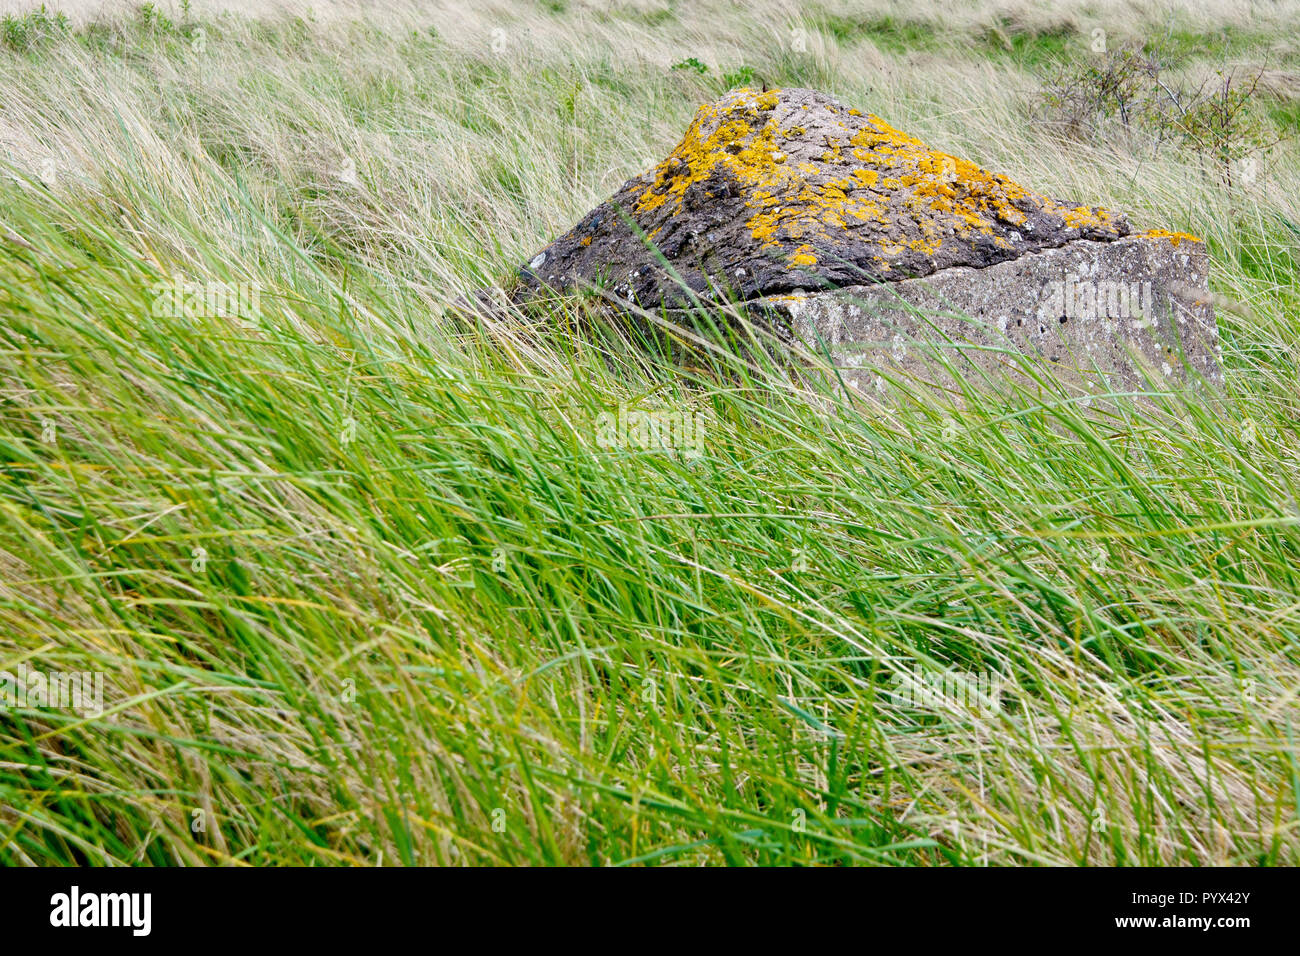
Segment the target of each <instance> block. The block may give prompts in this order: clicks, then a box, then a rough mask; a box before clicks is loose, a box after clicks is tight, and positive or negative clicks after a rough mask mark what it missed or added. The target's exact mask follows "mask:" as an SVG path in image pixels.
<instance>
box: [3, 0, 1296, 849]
mask: <svg viewBox="0 0 1300 956" xmlns="http://www.w3.org/2000/svg"><path fill="white" fill-rule="evenodd" d="M241 9H242V8H241ZM1086 9H1087V10H1088V11H1090V12H1081V11H1082V10H1083V8H1079V9H1074V8H1070V7H1066V6H1062V7H1061V12H1058V13H1051V12H1044V11H1043V10H1041V9H1038V8H1036V7H1030V6H1028V5H1025V6H1023V7H1019V6H1010V5H1006V4H1000V3H994V2H991V0H990V2H987V3H984V4H983V5H973V6H971V7H969V8H967V9H965V11H964V12H960V13H951V12H946V11H945V9H943V8H940V7H937V6H936V7H935V8H934V9H932V10H928V11H927V10H925V9H920V10H916V9H914V8H913V6H912V5H910V4H902V3H898V4H888V3H881V2H870V3H865V4H862V3H860V4H854V5H852V6H850V5H848V4H845V5H841V6H836V5H834V4H825V5H823V4H820V3H815V2H814V3H800V4H793V3H791V4H783V3H777V2H771V3H755V4H731V3H725V2H710V3H700V4H695V3H692V4H686V3H681V4H676V3H662V2H644V3H623V2H617V0H615V2H608V3H599V4H597V3H589V4H588V3H578V2H567V3H566V2H563V0H556V2H552V3H544V4H536V5H534V4H522V3H511V4H504V3H503V4H486V5H481V6H480V5H474V10H473V12H466V11H460V10H456V9H455V8H454V7H452V6H450V5H445V6H438V5H435V6H430V7H429V8H427V9H426V8H424V7H423V6H421V5H412V6H410V7H397V8H396V9H389V8H381V7H373V8H372V7H369V6H365V5H356V6H348V7H345V8H341V9H329V8H326V9H322V10H320V11H318V12H317V13H316V14H311V13H309V12H308V10H307V8H306V7H305V6H303V7H301V8H298V7H295V8H292V9H288V10H287V12H285V13H283V14H280V15H262V16H261V18H250V17H251V16H252V14H251V12H249V11H246V12H245V13H243V14H223V13H221V12H219V11H218V10H217V9H215V8H214V6H213V5H210V4H202V3H199V4H195V6H194V8H193V9H190V8H188V7H182V6H181V5H179V4H169V3H161V4H158V5H157V7H142V8H128V7H116V8H113V9H111V10H110V11H109V12H106V13H101V12H96V11H95V10H93V9H92V10H86V9H82V10H73V11H72V16H71V17H70V18H69V19H68V20H67V21H63V20H60V19H59V18H58V17H57V16H55V15H54V14H53V13H51V14H40V13H32V12H31V10H30V6H26V7H24V8H23V9H22V10H18V9H17V8H15V12H13V13H12V14H10V15H9V17H8V18H7V19H5V20H3V21H2V22H0V163H3V168H0V671H7V672H9V673H11V674H17V673H18V672H19V671H20V669H22V668H26V669H27V670H28V672H31V671H38V672H40V673H42V674H46V675H53V674H68V673H87V674H100V675H102V678H103V699H102V705H103V706H102V713H99V712H97V710H98V709H97V708H93V709H92V708H88V707H86V706H82V707H81V708H80V710H78V709H76V708H73V707H68V706H64V707H56V706H41V702H40V701H36V702H35V704H34V703H33V700H32V699H31V698H30V696H29V697H28V699H27V700H25V701H17V702H12V703H11V706H8V707H7V708H4V709H2V710H0V862H2V863H4V864H8V865H26V864H47V865H48V864H78V863H93V864H156V865H167V864H212V865H232V864H234V865H243V864H259V865H277V864H355V865H393V864H452V865H457V864H486V863H496V864H636V863H650V864H673V865H698V864H708V863H717V864H724V863H725V864H742V865H743V864H797V863H807V864H832V865H836V864H852V863H861V864H909V865H921V866H934V865H948V864H958V865H985V864H1147V865H1151V864H1175V865H1179V864H1250V865H1258V864H1264V865H1268V864H1290V865H1295V864H1297V863H1300V817H1298V816H1297V803H1296V800H1297V792H1298V791H1300V757H1298V755H1297V738H1298V736H1300V726H1297V724H1298V723H1300V721H1297V714H1298V712H1300V707H1298V706H1297V695H1298V694H1300V643H1298V635H1300V506H1298V505H1297V485H1298V484H1300V392H1298V388H1297V386H1298V385H1300V379H1298V377H1297V376H1298V370H1300V322H1298V321H1297V320H1298V319H1300V288H1298V287H1297V263H1298V262H1300V209H1298V208H1297V206H1298V205H1300V199H1297V197H1300V144H1298V143H1297V141H1296V140H1295V139H1292V138H1286V137H1290V136H1293V135H1294V134H1295V133H1296V121H1297V117H1300V45H1297V40H1296V37H1295V36H1294V32H1293V30H1292V29H1291V26H1289V25H1294V23H1295V22H1297V19H1300V6H1298V5H1297V4H1295V3H1293V2H1286V3H1277V4H1263V3H1261V4H1254V5H1252V4H1228V3H1221V4H1196V5H1193V6H1191V7H1189V8H1188V9H1186V10H1180V9H1179V7H1178V6H1176V5H1172V4H1168V5H1166V4H1152V5H1151V7H1150V12H1149V14H1139V13H1135V12H1134V11H1133V10H1132V9H1130V8H1129V7H1128V6H1127V5H1123V4H1119V3H1114V4H1111V3H1098V4H1093V5H1090V6H1089V7H1087V8H1086ZM1099 30H1100V31H1102V33H1101V38H1102V45H1103V46H1105V47H1106V48H1107V49H1115V48H1118V47H1119V46H1120V45H1122V44H1124V43H1136V44H1159V45H1160V47H1161V49H1162V50H1164V51H1166V54H1167V55H1168V56H1169V58H1170V64H1171V65H1170V69H1171V71H1173V72H1172V73H1171V75H1177V76H1183V77H1188V78H1191V80H1193V81H1194V80H1195V78H1196V77H1198V76H1201V77H1211V78H1212V77H1214V76H1215V75H1216V74H1215V71H1216V70H1231V69H1233V68H1238V69H1241V70H1245V71H1250V70H1254V71H1255V73H1256V74H1258V73H1259V71H1260V70H1261V69H1263V70H1264V71H1265V78H1266V81H1267V82H1265V83H1263V84H1261V87H1260V89H1258V90H1257V91H1256V92H1255V94H1254V95H1252V97H1251V99H1250V105H1249V110H1250V115H1251V116H1252V117H1253V121H1254V122H1255V123H1257V124H1258V128H1259V129H1260V130H1263V131H1264V132H1265V133H1266V134H1270V135H1269V137H1268V138H1270V139H1272V138H1277V137H1282V139H1281V141H1280V142H1278V143H1276V144H1275V145H1270V146H1269V147H1268V148H1267V149H1263V150H1261V151H1260V152H1258V153H1257V154H1252V155H1251V156H1250V157H1249V158H1250V160H1251V161H1252V165H1251V166H1250V167H1249V170H1250V175H1248V176H1243V175H1236V176H1233V177H1229V178H1225V177H1224V176H1222V175H1219V173H1220V172H1221V170H1217V169H1216V168H1215V167H1214V166H1213V163H1210V164H1209V165H1207V163H1206V161H1205V157H1204V156H1203V155H1202V154H1200V153H1197V152H1195V151H1194V150H1191V149H1189V148H1187V147H1185V146H1183V145H1180V144H1179V143H1177V142H1159V141H1158V140H1157V139H1153V138H1152V136H1151V135H1150V134H1148V133H1147V132H1145V131H1144V130H1142V129H1138V128H1136V127H1125V126H1122V125H1116V124H1114V123H1112V124H1109V125H1104V126H1103V127H1101V128H1100V129H1099V130H1097V131H1094V132H1093V133H1092V134H1090V135H1086V136H1075V137H1066V136H1064V135H1063V134H1062V132H1061V130H1060V129H1059V128H1058V127H1057V126H1056V125H1054V124H1052V123H1051V122H1047V121H1045V120H1044V119H1043V117H1042V116H1041V115H1040V110H1039V105H1038V104H1039V100H1038V98H1037V91H1038V90H1040V89H1041V88H1042V87H1043V86H1044V84H1047V83H1049V82H1050V79H1051V77H1052V76H1053V74H1054V72H1055V71H1057V70H1059V69H1060V68H1061V65H1062V64H1066V65H1069V64H1075V65H1083V64H1087V63H1090V62H1095V58H1096V57H1097V56H1098V55H1099V54H1098V52H1097V50H1096V49H1095V46H1096V43H1097V37H1098V34H1097V32H1096V31H1099ZM762 83H766V84H767V85H769V86H772V87H779V86H803V87H813V88H817V89H820V90H824V91H827V92H831V93H834V94H836V95H837V96H839V97H840V98H841V99H842V100H844V101H845V102H846V103H849V104H850V105H853V106H858V107H860V108H862V109H864V110H870V111H871V112H874V113H877V114H879V115H880V116H882V117H883V118H885V119H886V120H887V121H888V122H890V123H891V124H893V125H895V126H897V127H899V128H901V129H904V130H907V131H908V132H911V133H913V134H915V135H917V136H919V137H920V138H922V139H924V140H925V141H926V142H928V143H930V144H932V145H934V146H936V147H937V148H940V149H943V150H945V151H947V152H950V153H954V154H957V155H962V156H966V157H968V158H970V159H972V160H974V161H976V162H978V163H981V164H982V165H985V166H987V167H989V168H991V169H994V170H998V171H1000V172H1005V173H1007V174H1008V175H1010V176H1011V177H1012V178H1013V179H1016V180H1017V181H1019V182H1022V183H1025V184H1027V185H1030V186H1031V187H1033V188H1035V189H1038V190H1040V191H1042V192H1045V193H1048V194H1049V195H1054V196H1060V197H1063V198H1068V199H1074V200H1078V201H1081V202H1086V203H1088V204H1097V205H1105V206H1109V207H1112V208H1118V209H1122V210H1125V211H1127V212H1128V213H1129V215H1130V217H1131V219H1132V220H1133V222H1134V224H1135V226H1137V227H1139V228H1151V227H1162V228H1168V229H1175V230H1182V231H1187V232H1191V233H1194V234H1196V235H1199V236H1202V237H1204V238H1205V240H1206V242H1207V244H1208V247H1209V250H1210V255H1211V260H1212V266H1213V273H1212V276H1211V287H1212V289H1213V290H1214V291H1215V292H1216V294H1217V295H1218V296H1219V297H1220V298H1219V301H1220V302H1221V303H1222V304H1221V306H1220V308H1219V310H1218V318H1219V324H1220V331H1221V335H1222V339H1223V349H1224V365H1225V371H1226V375H1227V385H1226V391H1225V396H1224V400H1223V402H1222V404H1221V406H1214V407H1209V406H1203V405H1202V404H1201V403H1200V402H1198V401H1197V400H1196V399H1195V398H1194V397H1191V396H1188V395H1183V394H1179V393H1177V392H1176V391H1173V392H1167V393H1160V394H1158V395H1154V396H1152V397H1150V398H1148V399H1142V400H1137V399H1130V398H1125V397H1120V398H1118V399H1116V401H1115V402H1114V404H1113V405H1112V406H1108V407H1107V409H1106V410H1100V409H1091V410H1090V409H1084V408H1082V407H1080V406H1079V405H1078V404H1077V403H1075V402H1072V401H1068V400H1065V399H1064V398H1062V397H1060V396H1056V395H1054V394H1053V393H1052V392H1051V390H1050V389H1048V390H1047V393H1046V397H1044V395H1041V394H1038V393H1035V394H1034V395H1030V394H1028V393H1027V392H1023V391H1017V390H1016V389H1014V388H1004V389H999V390H994V391H992V392H990V393H989V394H987V395H985V396H983V397H981V398H980V399H979V400H974V401H972V400H966V401H950V400H948V399H946V398H942V397H940V396H938V395H935V394H933V393H930V392H928V391H917V393H916V394H915V396H914V397H913V398H911V399H908V400H906V401H902V402H900V403H898V404H896V405H890V406H887V407H886V406H880V405H875V404H872V403H869V402H867V401H864V400H861V399H858V398H846V397H844V396H842V395H841V396H836V395H834V394H831V393H830V392H828V391H818V389H817V388H816V387H815V386H813V385H810V384H808V381H807V380H806V379H804V378H802V377H796V376H794V375H792V374H790V372H789V370H788V369H783V368H781V367H775V366H772V365H771V364H770V363H766V362H762V361H759V360H757V359H756V358H755V355H754V354H753V353H746V354H745V355H744V357H740V355H739V354H738V353H735V352H733V351H732V350H730V349H729V348H728V347H727V346H726V343H725V342H724V341H721V340H720V339H719V337H718V336H716V335H714V334H713V333H712V332H710V331H708V330H707V329H690V330H683V331H682V332H681V336H683V337H685V338H689V339H691V340H692V341H694V342H696V344H697V348H696V350H695V356H694V357H693V358H692V359H691V360H690V361H689V362H686V361H683V360H681V359H680V357H679V358H678V359H677V360H674V359H673V358H670V357H666V356H665V355H664V354H663V352H662V350H656V349H655V348H652V347H647V346H646V344H644V343H638V342H634V341H630V340H628V338H627V337H622V336H620V335H618V334H617V332H616V331H614V330H611V329H608V328H605V327H603V326H602V325H600V324H599V322H597V321H595V320H594V319H593V320H590V321H589V320H588V318H589V317H588V316H587V314H586V310H587V306H586V304H585V303H583V302H580V301H574V302H571V303H568V304H566V305H565V306H563V307H561V308H559V309H557V310H555V311H553V312H552V313H550V314H549V315H547V316H544V317H543V318H541V319H538V318H537V317H530V318H527V319H525V317H520V322H519V323H498V324H492V325H486V324H485V325H481V326H478V327H475V328H467V327H465V326H464V325H463V324H457V323H455V322H453V321H452V320H451V319H450V318H448V317H446V316H444V314H443V307H444V305H445V304H446V303H447V302H449V301H450V300H451V299H453V298H454V297H455V296H457V295H459V294H461V293H463V292H465V291H466V290H469V289H472V288H474V287H477V286H480V285H484V284H487V283H491V282H498V281H501V280H502V279H503V278H505V277H507V276H509V275H510V274H511V272H512V270H513V269H514V268H515V267H516V266H517V265H518V263H520V262H522V261H525V260H526V259H527V258H528V257H529V256H530V255H532V253H533V252H534V251H535V250H536V249H537V248H539V247H540V246H541V245H543V244H544V243H545V242H547V241H548V240H549V239H551V238H552V237H554V236H555V235H557V234H559V233H560V232H562V231H563V230H565V229H567V228H568V227H569V226H571V225H572V224H573V222H575V221H576V220H577V219H578V218H579V217H580V216H581V215H582V214H583V213H585V212H586V211H587V210H588V209H590V208H591V207H592V206H594V205H595V204H596V203H598V202H599V201H601V200H602V199H604V198H605V197H607V196H608V195H609V194H611V193H612V192H614V191H615V190H616V189H617V188H618V187H619V185H620V184H621V183H622V182H623V181H624V180H625V179H626V178H628V177H629V176H632V175H634V174H636V173H638V172H640V171H641V170H643V169H645V168H646V167H647V166H649V165H650V164H651V163H653V162H655V161H657V160H659V159H660V158H662V157H663V156H664V155H665V154H666V153H667V152H668V151H669V150H670V149H671V148H672V146H673V145H674V144H675V142H676V141H677V139H678V137H679V136H680V134H681V132H682V130H683V129H684V128H685V127H686V125H687V123H688V122H689V120H690V118H691V116H692V115H693V113H694V110H695V109H696V107H697V106H698V105H699V104H700V103H703V102H706V101H708V100H711V99H713V98H715V97H716V96H717V95H719V94H720V93H722V92H723V91H725V90H726V89H728V88H729V87H731V86H734V85H758V84H762ZM1271 134H1276V136H1275V137H1274V136H1272V135H1271ZM1234 162H1235V160H1234ZM1233 168H1240V167H1233ZM178 283H179V285H178ZM177 289H179V290H180V291H181V293H182V294H181V295H180V297H179V298H180V299H183V300H184V301H183V302H181V301H177V298H178V297H177V296H176V295H175V294H174V293H175V292H176V290H177ZM194 289H198V290H200V291H202V292H203V293H204V294H205V295H209V296H217V298H220V297H221V296H220V295H217V294H218V293H220V294H222V295H224V294H225V293H230V294H231V296H233V302H234V304H233V305H232V304H231V302H226V303H225V306H224V307H223V306H222V304H221V303H220V302H218V301H217V298H203V299H192V298H190V297H188V295H187V294H186V293H188V292H189V291H193V290H194ZM241 296H242V298H241ZM637 411H641V412H654V413H658V414H664V415H674V416H677V417H678V419H679V420H682V421H686V422H689V423H690V425H691V428H692V429H693V434H694V435H695V437H696V438H698V439H699V441H698V448H697V449H692V450H693V451H695V450H697V451H698V454H689V455H687V454H668V453H664V452H655V451H646V450H643V449H640V448H637V447H634V443H628V442H623V443H622V444H621V445H620V444H618V443H615V444H614V446H613V447H611V446H610V443H609V442H608V441H603V440H601V431H602V429H603V428H604V429H607V428H608V426H609V422H610V421H611V420H617V419H618V416H619V415H620V413H621V414H623V416H624V417H625V418H626V417H627V414H628V413H629V412H637ZM945 674H947V675H955V677H956V678H958V679H960V680H964V681H969V682H972V683H974V684H976V685H977V686H983V687H989V686H994V685H996V686H999V687H1000V690H999V693H1000V697H999V698H998V699H999V701H1000V703H1001V706H1000V707H995V706H992V705H991V704H990V702H989V701H987V700H978V699H972V698H970V696H969V695H965V696H964V695H963V694H962V693H960V692H957V691H955V690H953V688H955V687H960V686H966V685H962V684H960V683H954V682H952V681H950V682H949V684H948V685H945V686H946V687H947V688H948V692H945V693H943V694H931V695H928V696H927V695H921V698H922V699H920V700H918V699H916V698H915V697H909V696H908V695H907V694H906V693H904V692H903V691H904V690H906V689H907V688H908V687H909V686H911V685H909V684H908V683H907V681H908V680H913V681H918V680H919V681H920V682H922V683H924V682H925V681H926V680H927V676H926V675H929V678H930V679H940V680H941V679H942V678H943V675H945ZM918 675H919V676H918ZM981 680H984V681H985V683H984V684H980V681H981ZM83 704H84V702H83Z"/></svg>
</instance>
